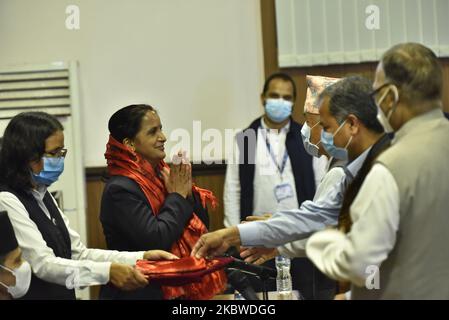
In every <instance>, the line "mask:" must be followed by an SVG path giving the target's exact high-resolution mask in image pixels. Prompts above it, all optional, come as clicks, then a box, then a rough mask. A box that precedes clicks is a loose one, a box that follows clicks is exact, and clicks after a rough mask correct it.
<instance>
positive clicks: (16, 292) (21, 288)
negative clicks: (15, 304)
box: [0, 261, 31, 299]
mask: <svg viewBox="0 0 449 320" xmlns="http://www.w3.org/2000/svg"><path fill="white" fill-rule="evenodd" d="M0 268H2V269H5V270H6V271H9V272H11V273H12V274H13V275H14V277H15V278H16V284H15V285H14V286H11V287H9V286H7V285H5V284H4V283H2V282H0V285H2V286H3V287H5V288H6V289H7V290H8V293H9V294H10V295H11V296H12V297H13V298H14V299H18V298H22V297H23V296H24V295H25V294H26V293H27V292H28V289H29V288H30V283H31V266H30V264H29V263H28V262H27V261H24V262H23V263H22V264H21V265H20V267H18V268H17V269H14V270H11V269H9V268H7V267H5V266H2V265H0Z"/></svg>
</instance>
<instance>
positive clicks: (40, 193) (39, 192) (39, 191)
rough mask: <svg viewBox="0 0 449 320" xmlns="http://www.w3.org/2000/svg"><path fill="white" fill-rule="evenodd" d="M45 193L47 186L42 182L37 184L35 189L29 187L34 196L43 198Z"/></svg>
mask: <svg viewBox="0 0 449 320" xmlns="http://www.w3.org/2000/svg"><path fill="white" fill-rule="evenodd" d="M46 193H47V186H46V185H43V184H38V185H37V187H36V188H35V189H31V194H32V195H33V196H34V197H35V198H36V197H37V198H39V199H41V200H42V201H43V200H44V197H45V194H46Z"/></svg>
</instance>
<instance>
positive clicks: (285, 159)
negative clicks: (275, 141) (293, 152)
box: [262, 131, 288, 177]
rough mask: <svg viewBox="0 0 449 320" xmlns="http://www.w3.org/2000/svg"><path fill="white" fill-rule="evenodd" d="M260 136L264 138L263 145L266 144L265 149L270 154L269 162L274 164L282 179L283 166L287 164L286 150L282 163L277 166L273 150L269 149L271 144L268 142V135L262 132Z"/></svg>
mask: <svg viewBox="0 0 449 320" xmlns="http://www.w3.org/2000/svg"><path fill="white" fill-rule="evenodd" d="M262 135H264V136H265V143H266V144H267V149H268V152H269V153H270V156H271V160H273V162H274V164H275V165H276V168H277V169H278V170H279V173H280V175H281V177H282V173H283V172H284V169H285V165H286V164H287V159H288V153H287V148H285V151H284V156H283V158H282V162H281V164H280V165H279V163H278V162H277V161H276V155H275V154H274V152H273V149H272V148H271V143H270V141H268V135H267V134H266V133H265V132H264V131H262Z"/></svg>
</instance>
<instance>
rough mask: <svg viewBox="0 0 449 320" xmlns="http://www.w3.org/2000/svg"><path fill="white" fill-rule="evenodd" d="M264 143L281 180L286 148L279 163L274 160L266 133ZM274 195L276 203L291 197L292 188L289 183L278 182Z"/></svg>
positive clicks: (285, 159) (286, 156) (286, 157)
mask: <svg viewBox="0 0 449 320" xmlns="http://www.w3.org/2000/svg"><path fill="white" fill-rule="evenodd" d="M265 143H266V144H267V150H268V153H269V154H270V156H271V160H273V163H274V164H275V165H276V168H277V169H278V171H279V175H280V177H281V180H282V174H283V172H284V169H285V166H286V164H287V159H288V152H287V148H285V151H284V156H283V157H282V162H281V164H279V163H278V162H277V161H276V155H275V154H274V152H273V149H272V148H271V144H270V141H268V136H267V135H265ZM274 196H275V197H276V201H277V202H278V203H279V202H281V201H282V200H285V199H288V198H292V197H293V188H292V186H291V185H290V183H282V184H279V185H277V186H276V187H275V188H274Z"/></svg>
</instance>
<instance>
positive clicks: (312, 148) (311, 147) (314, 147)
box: [301, 122, 321, 158]
mask: <svg viewBox="0 0 449 320" xmlns="http://www.w3.org/2000/svg"><path fill="white" fill-rule="evenodd" d="M318 124H319V122H317V123H316V124H315V125H314V126H313V127H312V128H310V127H309V126H308V125H307V123H305V122H304V124H303V126H302V129H301V137H302V143H303V145H304V149H305V150H306V152H307V153H308V154H310V155H311V156H312V157H317V158H319V157H320V155H319V149H320V148H319V147H318V145H319V144H320V142H321V141H319V142H318V143H317V144H313V143H312V142H310V135H311V131H312V129H313V128H315V127H316V126H317V125H318Z"/></svg>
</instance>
